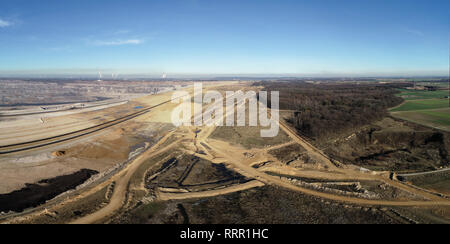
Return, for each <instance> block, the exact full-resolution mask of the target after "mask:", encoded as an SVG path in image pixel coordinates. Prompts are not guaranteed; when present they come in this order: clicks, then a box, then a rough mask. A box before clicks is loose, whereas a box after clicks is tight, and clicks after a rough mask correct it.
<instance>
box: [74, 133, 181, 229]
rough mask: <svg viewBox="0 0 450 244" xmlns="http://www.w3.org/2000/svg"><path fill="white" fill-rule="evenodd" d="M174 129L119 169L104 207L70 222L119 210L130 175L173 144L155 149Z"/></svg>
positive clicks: (98, 218)
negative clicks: (109, 197)
mask: <svg viewBox="0 0 450 244" xmlns="http://www.w3.org/2000/svg"><path fill="white" fill-rule="evenodd" d="M173 133H174V131H172V132H170V133H168V134H167V135H166V136H164V137H163V138H162V139H161V140H160V141H159V142H158V143H157V144H155V145H154V146H153V147H151V148H150V149H149V150H147V151H146V152H144V153H143V154H141V155H140V156H139V157H137V158H136V159H135V160H134V161H133V162H132V163H131V164H129V165H128V167H127V168H126V169H125V170H123V171H121V172H120V173H119V174H118V175H116V176H115V177H114V179H115V180H116V185H115V188H114V192H113V195H112V196H111V200H110V202H109V204H108V205H106V206H105V207H104V208H102V209H100V210H99V211H97V212H95V213H93V214H90V215H87V216H85V217H83V218H80V219H77V220H75V221H73V222H72V223H71V224H91V223H96V222H99V221H101V220H104V219H105V218H107V217H108V216H110V215H112V214H114V213H115V212H116V211H118V210H120V209H121V208H122V206H123V205H124V204H125V201H126V199H127V192H128V186H129V182H130V179H131V177H132V176H133V175H134V173H135V172H136V170H137V169H138V168H139V166H140V165H141V164H142V163H143V162H145V161H146V160H147V159H148V158H150V157H151V156H152V155H156V154H159V153H162V152H164V151H167V150H170V149H171V148H173V146H175V145H176V144H177V143H178V142H174V143H172V144H171V145H169V146H167V147H165V148H163V149H161V150H157V149H158V148H159V146H160V145H161V144H163V143H164V142H166V141H167V139H169V138H170V136H172V134H173Z"/></svg>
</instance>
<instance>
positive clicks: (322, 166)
mask: <svg viewBox="0 0 450 244" xmlns="http://www.w3.org/2000/svg"><path fill="white" fill-rule="evenodd" d="M234 85H236V84H234ZM222 86H223V84H222ZM211 88H213V87H211ZM167 98H169V94H167V95H166V97H164V96H161V97H160V98H156V97H151V98H148V100H146V99H143V98H142V99H140V100H138V101H136V102H139V103H141V104H145V105H146V106H150V105H152V104H155V103H158V102H161V101H164V99H167ZM174 106H175V105H174V104H164V105H162V106H160V107H157V108H155V109H153V110H152V111H150V112H149V113H147V114H145V115H142V116H140V117H138V118H136V119H133V124H136V126H139V125H142V124H145V123H152V122H167V119H170V113H171V110H172V109H173V108H174ZM195 116H198V115H195V114H194V115H193V117H195ZM224 116H229V115H228V114H226V115H224ZM127 123H129V122H127ZM136 128H137V127H136ZM280 128H281V130H282V131H283V132H284V133H286V134H287V135H288V136H289V138H290V140H289V141H288V142H283V143H280V144H279V145H271V146H270V147H263V148H260V147H259V148H250V149H248V148H244V147H242V146H240V145H233V144H230V143H229V142H227V141H226V140H227V138H226V137H224V138H223V140H222V139H217V138H215V139H212V138H210V136H211V134H212V133H213V132H214V131H215V130H216V127H214V126H198V127H196V126H192V127H179V128H177V129H175V130H172V131H171V132H170V133H167V132H166V133H164V134H165V136H164V137H163V138H162V139H161V140H160V141H159V142H158V143H156V144H154V145H152V147H151V148H150V149H148V150H146V151H145V152H144V153H142V154H141V155H140V156H138V157H137V158H135V159H134V160H133V161H132V162H131V163H130V164H129V165H128V166H127V167H126V168H125V169H123V170H122V171H120V172H119V173H117V174H116V175H114V176H113V177H112V178H111V179H109V180H108V181H107V182H105V183H103V184H101V185H99V186H98V187H95V188H93V189H91V190H89V191H87V192H84V193H82V194H80V196H79V197H83V196H87V195H90V194H93V193H95V192H96V190H100V189H103V188H104V187H105V185H107V184H110V183H112V182H115V183H116V184H115V188H114V192H113V194H112V197H111V199H110V203H109V204H108V205H106V206H105V207H104V208H102V209H100V210H99V211H97V212H95V213H93V214H89V215H87V216H84V217H82V218H79V219H76V220H74V221H73V223H101V222H104V221H105V220H106V219H107V218H109V217H110V216H113V215H115V214H118V213H119V212H120V211H123V209H124V208H127V207H129V203H130V202H131V200H132V199H130V198H132V197H133V196H132V195H130V194H129V193H130V192H132V191H135V190H136V189H130V182H131V181H132V180H136V179H133V177H134V175H135V173H136V172H137V170H138V169H139V167H140V166H141V165H143V164H144V163H145V162H146V161H147V160H151V159H152V158H156V157H157V156H158V155H160V154H162V153H165V152H167V151H175V150H178V151H182V152H184V153H185V154H190V155H195V156H197V157H199V158H202V159H206V160H208V161H210V162H211V163H213V164H222V163H223V164H225V165H226V167H227V168H228V169H231V170H233V171H235V172H237V173H239V174H241V175H243V176H245V177H247V178H250V179H253V180H252V181H250V182H249V183H246V184H242V185H233V186H230V187H226V188H221V189H213V190H206V191H203V192H195V193H194V192H189V193H186V192H182V191H180V192H177V191H172V192H157V193H156V197H157V199H156V200H157V201H167V200H171V199H187V198H204V197H211V196H217V195H221V194H228V193H231V192H235V191H243V190H246V189H249V188H253V187H257V186H262V185H265V184H267V185H275V186H278V187H282V188H286V189H289V190H292V191H297V192H301V193H303V194H307V195H312V196H316V197H319V198H323V199H328V200H332V201H339V202H345V203H349V204H356V205H370V206H374V205H375V206H415V207H421V206H423V207H427V206H450V200H449V199H447V198H445V197H442V196H438V195H436V194H433V193H430V192H428V191H424V190H421V189H420V188H416V187H411V186H409V185H407V184H403V183H401V182H398V181H397V180H395V178H394V179H390V174H389V172H373V171H369V170H365V169H361V168H359V167H356V166H351V165H350V166H349V165H342V164H340V163H339V162H335V161H332V160H330V159H329V158H328V157H327V156H326V155H325V154H324V153H323V152H322V151H320V150H319V149H317V148H315V147H314V146H313V145H311V144H310V143H308V142H307V141H306V140H304V139H303V138H302V137H300V136H299V135H297V134H296V133H295V131H293V130H292V129H291V128H290V127H289V126H288V125H286V124H284V123H280ZM173 135H177V136H178V139H177V140H175V141H173V142H172V143H170V144H168V145H167V143H166V142H167V141H169V138H171V136H173ZM121 136H123V134H122V135H118V138H120V137H121ZM255 136H259V135H255ZM293 144H297V145H299V146H300V147H301V148H303V149H304V151H305V152H306V154H307V155H308V156H309V157H310V158H312V159H313V160H312V162H313V163H311V162H310V163H309V164H308V165H306V163H305V167H292V166H289V165H286V164H283V163H282V162H280V161H279V160H278V159H277V158H276V157H274V156H273V155H271V154H270V151H271V150H274V149H280V148H284V147H288V146H291V145H293ZM267 162H268V163H267ZM155 163H156V162H155ZM264 163H267V164H264ZM301 163H302V162H299V164H301ZM259 164H262V166H261V167H255V166H256V165H259ZM267 172H276V173H280V174H282V175H288V176H292V177H295V176H300V177H305V178H311V179H319V180H331V181H334V182H337V183H339V181H348V180H350V181H352V182H358V181H362V180H367V181H376V182H380V184H385V185H388V186H390V187H392V188H396V189H398V190H400V191H403V192H407V193H408V194H410V195H412V196H415V197H414V198H411V199H406V200H405V199H366V198H359V197H355V196H344V195H338V194H333V193H331V192H323V191H318V190H314V189H310V188H305V187H303V186H301V185H296V184H293V183H292V182H291V181H289V180H287V179H286V178H283V177H278V176H274V175H271V174H267ZM138 180H141V181H143V180H144V179H138ZM139 185H140V186H139V187H138V188H139V190H140V191H142V192H146V193H150V192H149V190H148V189H146V188H145V186H144V182H142V183H141V184H139ZM417 199H423V200H417ZM134 200H135V201H139V199H134Z"/></svg>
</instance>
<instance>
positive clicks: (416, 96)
mask: <svg viewBox="0 0 450 244" xmlns="http://www.w3.org/2000/svg"><path fill="white" fill-rule="evenodd" d="M398 90H399V91H400V93H399V94H397V96H399V97H401V98H403V99H405V100H407V101H409V100H420V99H433V98H434V99H444V98H445V97H446V96H448V95H449V94H448V91H447V90H438V91H414V90H407V89H398Z"/></svg>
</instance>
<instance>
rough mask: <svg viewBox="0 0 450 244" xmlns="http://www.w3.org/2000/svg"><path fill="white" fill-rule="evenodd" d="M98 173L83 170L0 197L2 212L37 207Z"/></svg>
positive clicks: (30, 185)
mask: <svg viewBox="0 0 450 244" xmlns="http://www.w3.org/2000/svg"><path fill="white" fill-rule="evenodd" d="M97 173H98V172H97V171H94V170H89V169H82V170H80V171H77V172H75V173H73V174H70V175H64V176H58V177H55V178H52V179H44V180H41V181H39V182H37V183H34V184H27V185H26V186H25V187H24V188H22V189H20V190H17V191H14V192H11V193H8V194H2V195H0V212H9V211H13V212H22V211H23V210H25V209H27V208H32V207H37V206H39V205H41V204H43V203H45V202H46V201H47V200H50V199H52V198H54V197H56V196H58V195H59V194H61V193H63V192H66V191H68V190H71V189H74V188H76V187H77V186H78V185H80V184H83V183H84V182H85V181H86V180H88V179H89V178H90V177H91V176H92V175H95V174H97Z"/></svg>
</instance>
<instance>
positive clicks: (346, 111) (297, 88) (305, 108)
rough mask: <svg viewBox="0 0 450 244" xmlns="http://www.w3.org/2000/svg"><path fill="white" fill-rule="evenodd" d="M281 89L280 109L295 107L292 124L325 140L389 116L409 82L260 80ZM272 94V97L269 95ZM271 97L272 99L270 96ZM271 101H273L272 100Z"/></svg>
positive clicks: (275, 88) (262, 84) (267, 87)
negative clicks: (400, 92) (390, 110)
mask: <svg viewBox="0 0 450 244" xmlns="http://www.w3.org/2000/svg"><path fill="white" fill-rule="evenodd" d="M254 85H255V86H263V87H265V89H266V90H267V91H279V92H280V109H281V110H293V111H294V113H293V116H292V117H291V118H290V119H289V121H288V122H290V123H292V124H293V125H294V126H295V128H296V129H297V130H298V131H299V132H300V133H301V134H304V135H306V136H308V137H310V138H313V139H322V138H326V137H329V136H332V135H336V134H338V133H340V132H343V131H346V130H348V129H351V128H355V127H359V126H363V125H366V124H369V123H371V122H374V121H376V120H379V119H382V118H383V117H385V116H387V113H388V112H387V109H388V108H390V107H394V106H396V105H399V104H400V103H401V102H402V101H403V99H402V98H400V97H397V96H395V94H396V93H397V90H396V89H395V88H401V87H404V86H406V84H404V83H403V84H400V83H399V84H373V83H372V84H371V83H364V84H343V83H325V84H310V83H306V82H302V81H289V82H258V83H255V84H254ZM269 97H270V96H269ZM269 99H270V98H269ZM269 104H270V101H269Z"/></svg>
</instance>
